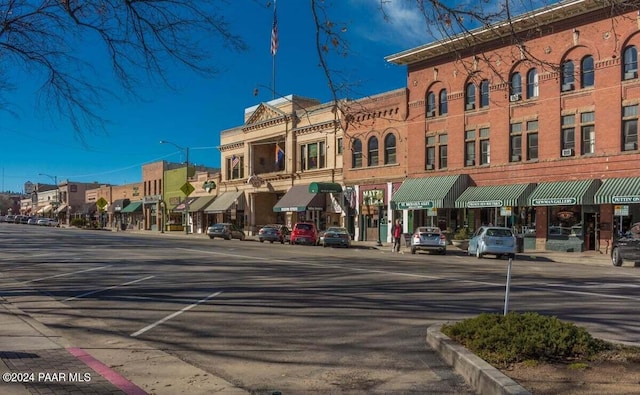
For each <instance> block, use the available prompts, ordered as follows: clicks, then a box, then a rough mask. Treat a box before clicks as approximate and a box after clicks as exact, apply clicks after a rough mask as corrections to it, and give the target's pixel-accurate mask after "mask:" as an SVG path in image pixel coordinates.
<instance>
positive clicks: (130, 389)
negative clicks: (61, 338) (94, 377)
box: [67, 347, 148, 395]
mask: <svg viewBox="0 0 640 395" xmlns="http://www.w3.org/2000/svg"><path fill="white" fill-rule="evenodd" d="M67 351H68V352H69V353H70V354H71V355H73V356H74V357H76V358H78V359H79V360H81V361H82V362H84V363H85V364H87V366H89V367H90V368H91V369H93V370H95V371H96V372H97V373H98V374H99V375H100V376H102V377H104V378H105V379H107V380H108V381H109V382H111V383H112V384H113V385H115V386H116V387H118V388H120V389H121V390H122V391H124V392H125V393H126V394H127V395H148V394H147V393H146V392H145V391H144V390H143V389H142V388H140V387H138V386H137V385H135V384H133V383H132V382H131V381H129V380H127V379H126V378H124V377H122V376H121V375H120V374H119V373H118V372H116V371H114V370H113V369H111V368H109V367H108V366H107V365H105V364H103V363H102V362H100V361H98V360H97V359H95V358H94V357H92V356H91V355H89V354H88V353H87V352H86V351H84V350H83V349H81V348H78V347H69V348H67Z"/></svg>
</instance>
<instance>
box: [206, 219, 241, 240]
mask: <svg viewBox="0 0 640 395" xmlns="http://www.w3.org/2000/svg"><path fill="white" fill-rule="evenodd" d="M207 235H208V236H209V238H210V239H213V238H216V237H220V238H223V239H225V240H231V239H239V240H244V237H245V235H244V231H243V230H242V229H240V228H238V227H237V226H235V225H234V224H231V223H219V224H215V225H211V226H209V227H208V228H207Z"/></svg>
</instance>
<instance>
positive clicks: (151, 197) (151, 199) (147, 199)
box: [142, 195, 162, 204]
mask: <svg viewBox="0 0 640 395" xmlns="http://www.w3.org/2000/svg"><path fill="white" fill-rule="evenodd" d="M160 200H162V195H149V196H145V197H143V198H142V203H143V204H152V203H158V202H159V201H160Z"/></svg>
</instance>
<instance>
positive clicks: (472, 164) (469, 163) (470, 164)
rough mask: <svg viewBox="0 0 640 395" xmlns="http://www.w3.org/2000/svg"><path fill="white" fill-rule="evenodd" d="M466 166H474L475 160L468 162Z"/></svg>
mask: <svg viewBox="0 0 640 395" xmlns="http://www.w3.org/2000/svg"><path fill="white" fill-rule="evenodd" d="M465 163H466V165H467V166H475V165H476V161H475V160H473V159H472V160H468V161H466V162H465Z"/></svg>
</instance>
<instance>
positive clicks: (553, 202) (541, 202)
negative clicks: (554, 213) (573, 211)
mask: <svg viewBox="0 0 640 395" xmlns="http://www.w3.org/2000/svg"><path fill="white" fill-rule="evenodd" d="M531 203H532V205H534V206H573V205H575V204H576V203H578V199H576V198H551V199H533V200H532V201H531Z"/></svg>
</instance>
